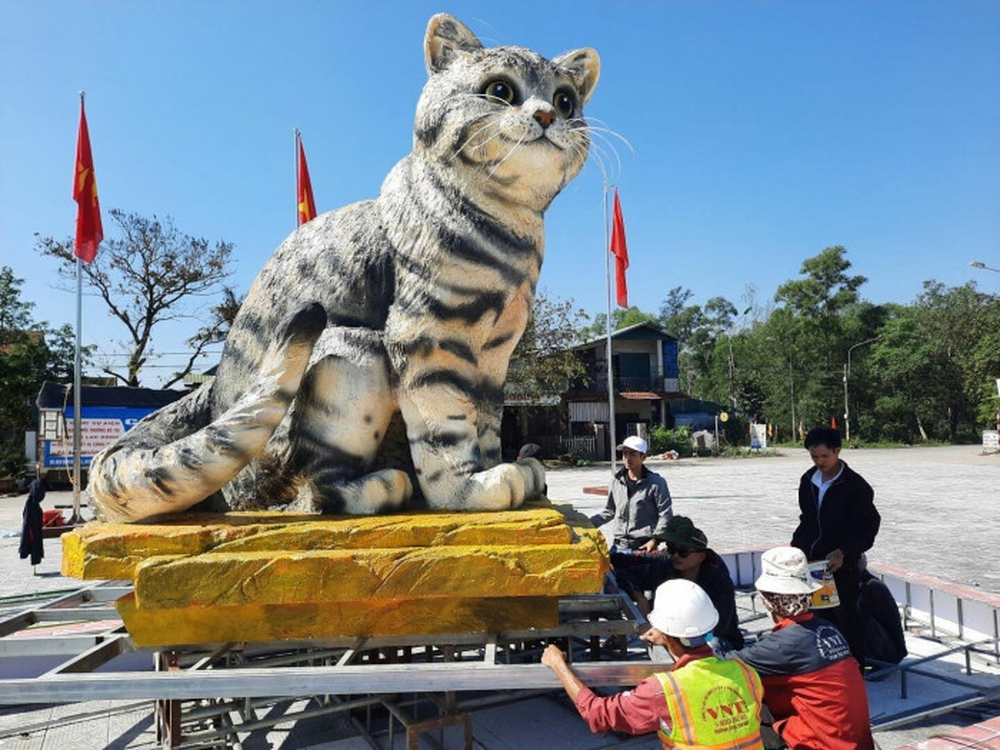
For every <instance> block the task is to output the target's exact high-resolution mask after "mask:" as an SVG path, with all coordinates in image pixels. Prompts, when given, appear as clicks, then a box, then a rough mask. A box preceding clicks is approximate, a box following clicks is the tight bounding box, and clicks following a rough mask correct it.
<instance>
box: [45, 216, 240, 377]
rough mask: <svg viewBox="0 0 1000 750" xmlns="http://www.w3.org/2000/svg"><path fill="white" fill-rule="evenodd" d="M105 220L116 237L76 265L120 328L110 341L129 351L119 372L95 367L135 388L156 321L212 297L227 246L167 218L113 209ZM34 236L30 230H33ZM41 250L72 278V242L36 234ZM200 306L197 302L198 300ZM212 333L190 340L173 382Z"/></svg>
mask: <svg viewBox="0 0 1000 750" xmlns="http://www.w3.org/2000/svg"><path fill="white" fill-rule="evenodd" d="M110 215H111V218H112V220H113V221H114V223H115V224H116V225H117V228H118V231H119V233H120V235H121V236H120V237H118V238H115V239H109V240H105V241H104V242H103V243H102V245H101V248H100V250H99V251H98V253H97V257H96V258H95V259H94V261H93V262H92V263H84V264H82V266H81V267H82V268H83V273H84V275H85V277H86V279H87V282H88V283H89V284H90V285H91V286H92V287H94V288H95V289H96V290H97V292H98V294H99V295H100V296H101V298H102V299H103V300H104V303H105V305H107V307H108V310H109V311H110V313H111V315H112V316H113V317H115V318H117V319H118V320H119V321H121V323H122V324H123V325H124V326H125V329H126V331H127V332H128V337H127V339H126V340H124V341H117V342H115V343H116V344H118V345H119V346H120V347H121V348H122V349H123V350H124V351H125V352H126V353H127V356H128V361H127V364H126V365H125V368H124V370H120V369H117V368H115V367H114V366H112V365H110V364H107V365H105V366H104V367H102V370H103V371H104V372H105V373H107V374H108V375H111V376H113V377H114V378H116V379H117V380H119V381H120V382H121V383H122V384H123V385H127V386H138V385H139V384H140V373H141V372H142V368H143V366H144V365H145V364H146V362H147V361H148V359H149V357H150V356H152V355H153V354H154V348H153V332H154V329H155V328H156V326H157V325H159V324H160V323H163V322H166V321H169V320H177V319H183V318H195V317H197V315H196V312H195V310H194V306H195V305H194V298H198V297H206V296H213V295H216V294H218V293H219V292H220V291H221V287H222V284H223V282H224V281H225V280H226V278H228V277H229V275H230V272H229V271H228V270H227V265H228V263H229V257H230V255H231V254H232V249H233V246H232V244H231V243H228V242H224V241H218V242H216V243H215V244H214V245H213V244H211V243H209V241H208V240H206V239H203V238H196V237H191V236H190V235H186V234H183V233H181V232H179V231H178V230H177V229H176V228H175V227H174V225H173V221H172V220H171V219H170V217H167V218H165V219H164V220H163V221H161V220H159V219H158V218H156V216H155V215H154V216H153V217H152V218H146V217H143V216H140V215H139V214H135V213H126V212H124V211H121V210H120V209H112V210H111V212H110ZM36 236H37V235H36ZM36 248H37V249H38V250H39V251H40V252H41V254H42V255H47V256H50V257H53V258H57V259H58V260H60V261H62V262H63V263H62V265H61V266H60V269H59V272H60V274H61V275H63V277H64V278H66V279H71V278H75V277H74V274H75V261H74V257H73V243H72V240H64V241H61V242H60V241H57V240H55V239H53V238H51V237H39V238H38V240H37V244H36ZM201 306H202V307H203V305H201ZM210 340H211V337H210V336H206V337H200V338H199V337H198V336H197V335H196V336H195V337H193V338H192V339H191V340H190V341H189V343H191V345H192V346H193V347H195V351H194V352H193V353H192V356H191V358H190V359H189V361H188V363H187V366H186V368H185V369H184V370H182V371H181V372H179V373H177V374H176V376H175V377H174V379H173V380H172V381H171V382H176V381H177V380H179V379H181V378H182V377H183V376H184V375H186V374H187V373H188V372H190V371H191V369H192V368H193V366H194V362H195V359H196V358H197V356H198V355H199V354H200V353H201V351H202V350H203V349H204V348H205V347H206V346H207V345H208V344H209V343H210Z"/></svg>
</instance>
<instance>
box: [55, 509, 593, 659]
mask: <svg viewBox="0 0 1000 750" xmlns="http://www.w3.org/2000/svg"><path fill="white" fill-rule="evenodd" d="M608 569H609V564H608V557H607V549H606V547H605V543H604V538H603V536H602V535H601V534H600V533H599V532H598V531H596V530H595V529H594V528H593V527H592V526H590V524H589V522H588V521H587V520H586V519H585V518H583V517H582V516H580V515H579V514H576V513H575V512H574V511H573V510H572V509H571V508H569V507H568V506H554V505H550V504H548V503H544V504H542V503H537V504H531V505H528V506H525V507H524V508H521V509H518V510H513V511H506V512H501V513H442V512H433V511H427V512H421V513H413V514H402V515H393V516H376V517H332V516H314V515H309V516H292V515H288V514H281V513H273V512H260V513H227V514H212V515H209V514H186V515H180V516H177V517H176V518H172V519H170V520H169V521H167V522H164V523H160V524H148V525H139V524H97V523H93V524H88V525H87V526H85V527H83V528H82V529H77V530H75V531H73V532H71V533H69V534H66V535H65V536H64V537H63V558H62V571H63V574H64V575H69V576H73V577H77V578H85V579H123V578H127V579H131V580H132V581H133V582H134V583H135V593H134V594H132V595H129V596H127V597H123V598H122V599H121V600H119V602H118V610H119V612H120V614H121V615H122V618H123V620H124V622H125V625H126V627H127V628H128V630H129V633H130V634H131V635H132V638H133V640H134V641H135V642H136V644H137V645H141V646H167V645H193V644H204V643H219V642H224V641H267V640H282V639H306V638H334V637H361V636H391V635H426V634H435V635H437V634H450V633H470V632H483V631H486V632H490V631H498V630H520V629H526V628H532V627H534V628H548V627H553V626H555V625H556V624H558V603H557V599H558V597H560V596H564V595H570V594H591V593H597V592H599V591H600V590H601V588H602V586H603V582H604V575H605V573H606V572H607V571H608Z"/></svg>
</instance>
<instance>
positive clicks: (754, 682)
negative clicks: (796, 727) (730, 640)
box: [656, 656, 764, 750]
mask: <svg viewBox="0 0 1000 750" xmlns="http://www.w3.org/2000/svg"><path fill="white" fill-rule="evenodd" d="M656 676H657V678H658V679H659V680H660V682H661V683H662V685H663V695H664V698H665V699H666V701H667V709H668V711H669V712H670V727H669V730H668V728H667V727H666V726H664V725H663V724H662V723H661V725H660V731H659V732H658V734H659V736H660V740H661V741H662V742H663V746H664V747H668V748H669V747H677V748H687V749H689V750H752V749H754V748H763V747H764V745H763V743H762V742H761V739H760V705H761V701H762V699H763V696H764V689H763V687H762V686H761V684H760V677H758V676H757V673H756V672H754V671H753V669H751V668H750V667H748V666H747V665H746V664H744V663H743V662H742V661H740V660H739V659H717V658H715V657H714V656H709V657H706V658H704V659H697V660H695V661H692V662H688V663H687V664H685V665H684V666H683V667H681V668H680V669H678V670H676V671H673V672H663V673H658V674H657V675H656Z"/></svg>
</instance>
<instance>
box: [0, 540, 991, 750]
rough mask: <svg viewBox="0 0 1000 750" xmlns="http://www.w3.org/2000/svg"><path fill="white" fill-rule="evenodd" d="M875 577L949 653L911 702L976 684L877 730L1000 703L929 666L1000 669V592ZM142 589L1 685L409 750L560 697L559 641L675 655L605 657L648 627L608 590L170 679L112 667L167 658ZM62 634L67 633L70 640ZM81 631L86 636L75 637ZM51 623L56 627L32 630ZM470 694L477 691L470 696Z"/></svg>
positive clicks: (590, 653) (598, 681)
mask: <svg viewBox="0 0 1000 750" xmlns="http://www.w3.org/2000/svg"><path fill="white" fill-rule="evenodd" d="M759 555H760V551H753V550H751V551H746V550H741V551H739V552H731V553H723V555H722V556H723V558H724V559H725V560H726V562H727V564H728V565H729V567H730V570H731V572H732V575H733V578H734V581H735V582H736V583H737V586H738V587H739V589H738V593H739V598H738V602H739V605H740V613H741V615H742V616H741V623H742V624H743V626H744V627H745V628H747V629H748V630H754V629H756V630H764V629H767V627H768V626H769V622H767V621H765V620H764V615H763V614H762V613H760V612H758V608H757V602H756V597H755V595H754V592H753V591H752V590H751V589H750V588H749V585H750V584H751V583H752V581H753V580H754V579H755V578H756V575H757V571H758V570H759V568H760V566H759ZM873 572H877V573H879V574H880V575H881V576H882V578H883V580H884V581H885V583H886V584H887V585H888V586H889V588H890V590H891V591H893V593H894V595H895V596H896V597H897V600H898V601H899V602H900V605H901V611H902V616H903V619H904V624H905V625H906V627H907V630H908V637H920V638H924V639H926V640H928V641H932V642H933V643H935V644H940V646H941V649H940V650H939V651H938V652H937V653H935V654H933V655H932V656H929V657H926V658H922V659H912V658H911V659H908V660H907V661H905V662H904V663H903V664H901V665H891V666H888V667H887V671H883V672H882V674H881V676H882V677H884V676H885V675H886V674H888V673H891V672H893V671H895V672H898V673H899V680H900V695H901V697H902V698H906V697H907V690H908V682H907V679H908V675H921V676H930V677H933V678H935V679H938V680H943V681H944V682H949V683H951V684H958V685H960V686H962V687H964V688H967V689H968V690H967V691H965V693H964V694H963V695H962V696H961V697H960V698H956V699H954V700H949V701H945V702H942V703H940V704H934V705H931V706H930V707H928V706H927V705H926V704H925V705H923V706H922V707H918V708H915V709H914V710H912V711H907V712H902V713H898V714H896V715H893V716H884V717H880V718H879V719H878V721H877V722H876V724H875V726H874V728H875V729H876V730H882V729H889V728H895V727H898V726H902V725H904V724H908V723H912V722H915V721H918V720H921V719H923V718H927V717H928V716H933V715H935V714H940V713H944V712H947V711H948V710H953V709H956V708H960V707H962V706H967V705H974V704H976V703H980V702H983V701H989V700H995V699H996V698H997V696H998V691H1000V683H998V686H995V687H994V688H983V687H982V686H981V685H976V684H973V683H972V682H966V681H963V680H961V679H955V678H954V677H942V676H941V675H940V674H935V673H933V672H929V671H927V666H928V664H929V663H930V662H934V661H936V660H940V659H942V658H945V657H948V656H953V655H954V654H957V653H963V654H964V657H965V672H966V674H972V672H973V670H974V669H975V670H977V671H986V672H992V671H994V670H995V669H996V665H997V664H998V663H1000V642H998V641H1000V639H998V636H997V630H998V622H1000V615H998V609H1000V607H998V606H997V605H996V603H995V602H994V599H997V600H1000V597H991V596H990V595H989V594H983V593H982V592H972V593H973V594H975V593H979V596H971V595H969V593H970V592H968V591H966V590H965V589H964V588H962V587H955V586H954V585H952V584H947V583H946V582H938V581H936V580H934V579H928V578H926V577H921V578H917V577H910V576H904V575H900V573H899V571H896V570H893V569H888V568H880V569H875V570H873ZM130 590H131V587H130V586H129V585H127V584H124V585H123V583H122V582H108V583H100V584H94V585H90V586H86V587H84V588H81V589H80V590H78V591H74V592H72V593H69V594H62V595H58V596H56V597H55V598H54V599H52V600H51V601H49V602H46V603H44V604H42V605H39V606H32V607H29V608H27V609H25V610H23V611H21V612H18V613H16V614H14V615H12V616H9V617H7V618H6V619H3V620H0V658H2V657H22V658H23V657H59V656H65V657H67V658H66V659H65V661H62V662H61V663H59V664H58V665H57V666H55V667H52V668H51V669H48V670H47V671H44V672H43V673H41V674H39V675H38V676H37V677H32V678H23V679H5V680H0V705H2V704H30V703H78V702H86V701H94V700H118V701H131V702H133V703H131V704H130V705H133V706H134V705H135V704H134V701H136V700H147V701H151V702H152V703H153V705H154V706H155V708H154V713H155V716H156V722H157V729H158V741H160V742H162V743H163V744H164V745H165V746H168V747H177V746H178V745H180V744H184V745H185V746H190V745H191V743H196V744H197V743H199V742H205V743H209V744H211V743H215V745H218V744H219V743H223V744H230V745H238V744H239V741H240V740H239V735H241V734H244V735H245V734H246V733H249V732H253V731H256V730H258V729H262V728H265V727H268V726H273V725H275V724H278V723H285V722H288V721H290V720H296V721H298V720H304V719H308V718H311V717H314V716H320V715H327V714H334V713H343V714H346V715H347V716H348V717H349V719H350V721H351V722H352V724H353V725H354V727H355V729H356V730H357V731H358V732H359V733H360V734H361V735H362V736H364V737H366V738H367V739H368V741H369V743H370V744H372V746H373V747H375V746H378V745H377V742H376V740H375V736H376V735H379V734H385V733H388V734H389V736H390V738H391V737H392V735H393V734H394V732H395V727H396V726H397V725H398V726H401V727H402V728H403V729H404V730H405V731H406V735H407V745H408V747H414V746H416V745H415V744H413V743H415V742H418V739H419V736H420V735H422V734H426V733H434V732H442V731H444V730H445V729H447V728H454V730H456V731H457V730H461V731H463V732H464V733H465V734H464V736H465V737H466V741H467V742H468V741H470V739H469V738H471V719H470V718H469V715H470V714H471V713H472V712H473V711H475V710H477V709H480V708H483V707H485V706H491V705H496V704H497V703H502V702H507V701H512V700H519V699H522V698H524V697H526V696H537V695H540V694H546V693H550V692H551V691H552V690H553V689H557V688H558V687H559V683H558V681H557V679H556V678H555V676H554V675H553V674H552V672H551V671H550V670H549V669H548V668H546V667H544V666H543V665H541V664H539V663H538V656H539V653H540V651H541V649H542V648H543V647H544V646H545V644H547V643H549V642H553V641H554V642H557V643H559V644H560V645H561V646H563V647H564V648H565V649H566V650H567V651H569V652H570V655H571V659H575V661H574V671H575V672H576V673H577V674H578V675H579V676H580V678H581V679H582V680H583V681H584V682H585V683H587V684H589V685H604V686H632V685H635V684H637V683H638V682H639V681H641V680H642V679H644V678H645V677H646V676H648V675H649V674H651V673H653V672H655V671H656V670H657V669H660V668H661V667H660V666H659V664H660V663H661V662H662V660H663V656H662V655H661V654H652V653H650V654H647V653H646V652H645V651H643V650H642V649H641V648H635V647H633V648H632V649H624V650H623V651H621V652H619V654H618V658H617V660H615V661H598V660H597V659H598V656H599V653H600V648H601V641H602V639H606V638H608V637H609V636H614V635H627V636H634V635H635V634H636V633H637V632H638V631H639V630H640V629H641V628H642V627H644V626H645V625H646V621H645V618H643V616H642V615H641V614H640V613H639V612H638V611H637V610H636V608H635V606H634V604H633V603H632V602H631V600H630V599H629V598H628V597H625V596H623V595H621V594H599V595H594V596H576V597H563V598H561V599H560V601H559V605H560V615H561V624H560V625H559V626H558V627H557V628H552V629H546V630H520V631H507V632H498V633H467V634H452V635H442V636H434V637H431V636H413V637H393V638H342V639H323V640H308V641H288V642H271V643H240V644H232V643H229V644H209V645H205V646H203V647H200V648H198V649H192V648H185V649H173V650H171V649H167V650H161V651H159V652H155V659H156V662H157V671H121V672H112V671H101V672H98V671H97V670H98V669H99V668H100V667H102V666H104V665H108V664H110V663H111V662H112V661H113V660H114V659H116V658H117V657H120V656H124V655H127V654H131V653H142V652H145V653H149V654H150V656H151V658H153V657H154V652H153V651H152V650H148V649H139V648H136V647H135V646H134V644H133V643H132V642H131V639H130V638H129V636H128V634H127V633H126V632H125V631H124V628H123V626H122V624H121V622H120V619H119V618H118V615H117V611H116V610H115V609H114V607H113V605H112V602H113V601H114V600H116V599H118V598H119V597H120V596H122V595H124V594H125V593H127V592H128V591H130ZM56 624H66V627H65V628H63V629H61V630H58V631H54V630H52V626H54V625H56ZM74 626H75V627H77V628H80V629H82V630H83V631H84V632H72V628H73V627H74ZM45 629H48V630H49V632H44V633H40V634H39V635H37V636H35V635H32V632H33V631H42V630H45ZM984 631H985V632H984ZM633 645H634V644H633ZM605 655H607V654H605ZM647 656H652V658H653V659H654V660H647V658H646V657H647ZM630 658H631V659H632V660H630ZM466 691H469V692H474V693H476V696H474V697H471V698H466V700H459V698H458V695H459V693H465V692H466ZM406 695H409V696H412V697H411V698H410V699H409V701H405V700H403V699H402V698H401V697H400V696H406ZM222 696H229V697H228V698H225V697H222ZM276 703H289V704H296V705H300V704H301V705H300V707H299V709H298V710H297V711H295V712H294V713H288V712H283V711H282V712H276V713H278V714H280V715H279V716H277V718H271V717H267V718H263V719H262V718H260V713H261V709H262V708H265V707H267V706H273V705H275V704H276ZM376 709H378V711H377V712H376ZM376 713H377V716H376V718H375V719H373V716H375V715H376ZM80 715H81V716H86V715H87V714H85V713H83V714H80ZM359 715H360V716H361V718H359Z"/></svg>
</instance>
